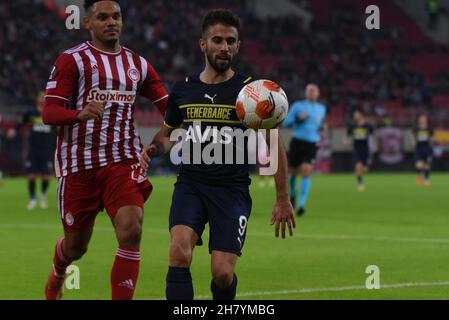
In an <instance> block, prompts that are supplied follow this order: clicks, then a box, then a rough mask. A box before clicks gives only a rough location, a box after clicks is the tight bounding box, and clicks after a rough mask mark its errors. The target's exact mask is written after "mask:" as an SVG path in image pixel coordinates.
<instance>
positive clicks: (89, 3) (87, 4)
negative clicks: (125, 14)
mask: <svg viewBox="0 0 449 320" xmlns="http://www.w3.org/2000/svg"><path fill="white" fill-rule="evenodd" d="M100 1H104V0H84V10H86V11H87V10H88V9H89V8H90V7H92V6H93V5H94V3H95V2H100ZM111 1H114V2H117V3H118V4H119V5H120V2H118V1H117V0H111Z"/></svg>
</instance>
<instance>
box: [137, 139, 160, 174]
mask: <svg viewBox="0 0 449 320" xmlns="http://www.w3.org/2000/svg"><path fill="white" fill-rule="evenodd" d="M155 151H156V147H155V146H154V145H153V144H152V145H150V146H148V147H146V148H144V150H143V151H142V153H141V154H140V161H139V162H140V166H141V167H142V169H144V170H148V167H149V163H150V161H151V157H152V156H153V153H154V152H155Z"/></svg>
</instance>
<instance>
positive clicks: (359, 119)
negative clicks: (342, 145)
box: [347, 110, 374, 192]
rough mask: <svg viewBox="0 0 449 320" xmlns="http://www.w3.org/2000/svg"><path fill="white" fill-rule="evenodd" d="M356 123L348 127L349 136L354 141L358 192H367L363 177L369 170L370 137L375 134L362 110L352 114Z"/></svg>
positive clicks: (353, 155)
mask: <svg viewBox="0 0 449 320" xmlns="http://www.w3.org/2000/svg"><path fill="white" fill-rule="evenodd" d="M352 117H353V121H354V123H353V124H351V125H350V126H349V127H348V132H347V134H348V136H349V137H350V138H351V139H352V143H353V151H352V157H353V161H354V166H355V170H354V171H355V175H356V177H357V190H358V191H361V192H363V191H365V183H364V181H363V176H364V174H365V172H366V171H367V170H368V160H369V156H370V145H369V144H370V137H371V135H372V134H373V132H374V129H373V127H372V126H371V125H370V124H369V123H368V122H366V119H365V115H364V114H363V112H362V111H361V110H355V111H354V112H353V114H352Z"/></svg>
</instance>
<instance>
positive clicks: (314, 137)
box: [282, 100, 326, 143]
mask: <svg viewBox="0 0 449 320" xmlns="http://www.w3.org/2000/svg"><path fill="white" fill-rule="evenodd" d="M303 114H307V115H308V117H307V119H306V120H304V121H299V120H298V117H300V116H301V115H303ZM325 117H326V107H325V106H324V105H322V104H321V103H319V102H311V101H308V100H303V101H297V102H295V103H293V105H292V106H291V108H290V111H289V113H288V115H287V118H285V120H284V122H283V124H282V127H284V128H293V138H295V139H298V140H303V141H306V142H310V143H317V142H318V141H320V130H321V127H322V126H323V123H324V118H325Z"/></svg>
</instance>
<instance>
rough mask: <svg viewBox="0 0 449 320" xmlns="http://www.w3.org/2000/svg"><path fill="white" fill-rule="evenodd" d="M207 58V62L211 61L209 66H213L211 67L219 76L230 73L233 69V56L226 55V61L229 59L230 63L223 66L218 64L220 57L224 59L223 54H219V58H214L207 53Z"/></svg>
mask: <svg viewBox="0 0 449 320" xmlns="http://www.w3.org/2000/svg"><path fill="white" fill-rule="evenodd" d="M206 57H207V61H209V64H210V65H211V67H212V68H213V69H214V70H215V71H216V72H217V73H218V74H223V73H225V72H226V71H228V70H229V69H230V68H231V64H232V56H231V55H226V59H228V62H227V63H226V64H221V63H218V62H217V59H218V58H219V57H223V58H224V55H223V54H217V56H216V57H215V58H214V56H213V55H212V54H211V53H209V52H207V51H206Z"/></svg>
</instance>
